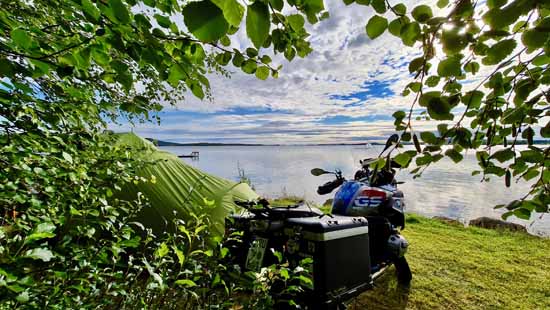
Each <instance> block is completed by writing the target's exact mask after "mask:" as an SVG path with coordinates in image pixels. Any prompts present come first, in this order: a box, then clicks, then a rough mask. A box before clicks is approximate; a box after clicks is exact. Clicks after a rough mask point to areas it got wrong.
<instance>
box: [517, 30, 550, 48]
mask: <svg viewBox="0 0 550 310" xmlns="http://www.w3.org/2000/svg"><path fill="white" fill-rule="evenodd" d="M548 35H549V33H548V30H545V31H541V30H539V29H537V28H535V29H529V30H527V31H525V32H523V34H522V35H521V42H522V43H523V44H524V45H525V46H526V47H528V48H529V49H536V48H541V47H542V46H544V43H546V42H547V41H548Z"/></svg>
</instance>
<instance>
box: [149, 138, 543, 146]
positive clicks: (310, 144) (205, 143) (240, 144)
mask: <svg viewBox="0 0 550 310" xmlns="http://www.w3.org/2000/svg"><path fill="white" fill-rule="evenodd" d="M146 139H147V140H149V141H151V142H153V143H154V144H155V145H156V146H344V145H350V146H365V145H366V144H367V143H366V142H365V143H306V144H253V143H212V142H196V143H178V142H168V141H162V140H157V139H152V138H146ZM368 144H369V145H372V146H380V145H385V143H383V142H368ZM526 144H527V141H516V145H526ZM533 144H536V145H541V144H550V140H535V141H533ZM403 145H412V143H411V142H403Z"/></svg>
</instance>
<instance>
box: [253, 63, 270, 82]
mask: <svg viewBox="0 0 550 310" xmlns="http://www.w3.org/2000/svg"><path fill="white" fill-rule="evenodd" d="M269 72H271V71H270V70H269V68H268V67H266V66H261V67H258V68H257V69H256V77H257V78H258V79H260V80H265V79H267V78H268V77H269Z"/></svg>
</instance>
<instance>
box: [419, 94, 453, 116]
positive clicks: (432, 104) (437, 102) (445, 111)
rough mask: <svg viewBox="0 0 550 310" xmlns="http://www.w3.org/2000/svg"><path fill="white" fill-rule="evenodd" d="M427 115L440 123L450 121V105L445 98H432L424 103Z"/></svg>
mask: <svg viewBox="0 0 550 310" xmlns="http://www.w3.org/2000/svg"><path fill="white" fill-rule="evenodd" d="M426 106H427V110H428V114H429V115H430V117H431V118H433V119H435V120H438V121H442V120H452V119H453V117H454V116H453V114H452V113H450V112H451V108H452V107H451V105H450V104H449V101H448V100H447V99H446V98H443V97H433V98H430V99H429V100H428V102H427V103H426Z"/></svg>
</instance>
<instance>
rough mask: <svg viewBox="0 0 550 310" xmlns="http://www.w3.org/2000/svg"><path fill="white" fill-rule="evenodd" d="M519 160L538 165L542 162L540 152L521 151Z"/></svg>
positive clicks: (542, 157)
mask: <svg viewBox="0 0 550 310" xmlns="http://www.w3.org/2000/svg"><path fill="white" fill-rule="evenodd" d="M520 153H521V159H522V160H523V161H525V162H527V163H534V164H536V163H540V162H542V161H543V160H544V156H543V154H542V152H539V151H535V150H525V151H521V152H520Z"/></svg>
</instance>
